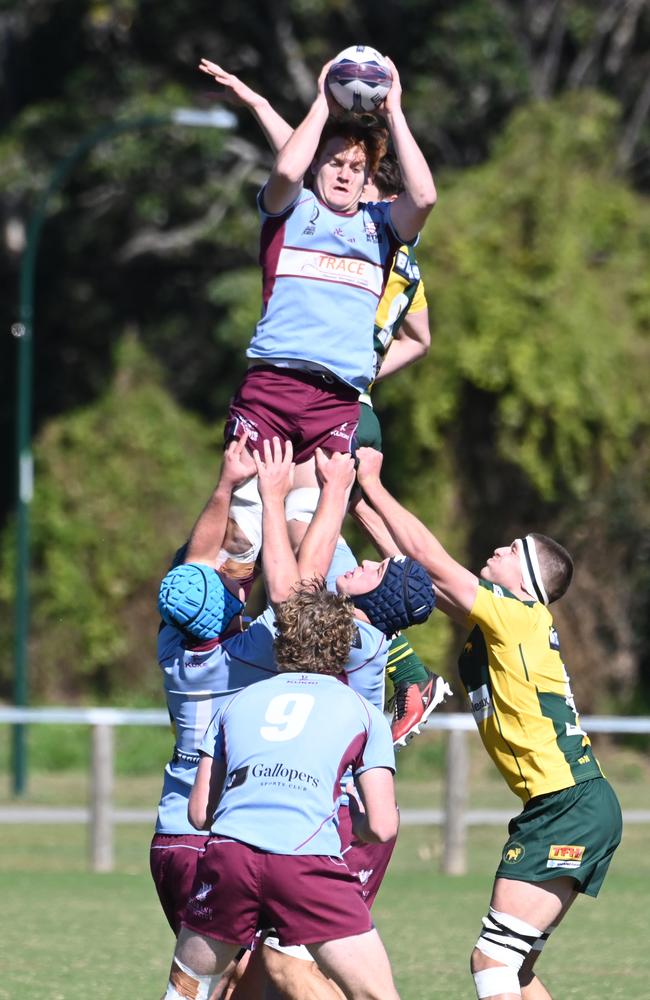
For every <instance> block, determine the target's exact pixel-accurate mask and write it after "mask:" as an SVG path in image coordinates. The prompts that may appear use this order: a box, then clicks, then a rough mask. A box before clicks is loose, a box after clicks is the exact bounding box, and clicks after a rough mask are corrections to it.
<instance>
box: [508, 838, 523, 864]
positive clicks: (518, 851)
mask: <svg viewBox="0 0 650 1000" xmlns="http://www.w3.org/2000/svg"><path fill="white" fill-rule="evenodd" d="M525 853H526V848H525V847H524V845H523V844H520V843H519V842H518V841H516V840H513V841H512V843H510V844H506V846H505V847H504V848H503V861H504V862H505V863H506V864H507V865H516V864H519V862H520V861H521V859H522V858H523V856H524V854H525Z"/></svg>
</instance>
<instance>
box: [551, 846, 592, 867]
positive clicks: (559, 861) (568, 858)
mask: <svg viewBox="0 0 650 1000" xmlns="http://www.w3.org/2000/svg"><path fill="white" fill-rule="evenodd" d="M584 853H585V848H584V846H578V845H576V844H551V849H550V850H549V852H548V861H547V862H546V867H547V868H579V867H580V865H581V864H582V858H583V855H584Z"/></svg>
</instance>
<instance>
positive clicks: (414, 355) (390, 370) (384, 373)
mask: <svg viewBox="0 0 650 1000" xmlns="http://www.w3.org/2000/svg"><path fill="white" fill-rule="evenodd" d="M426 353H427V346H426V345H425V344H422V343H421V342H420V341H418V340H412V339H411V338H410V337H403V336H399V337H396V338H395V339H394V340H393V341H392V342H391V344H390V346H389V348H388V351H387V352H386V357H385V358H384V360H383V361H382V364H381V368H380V369H379V374H378V375H377V378H376V379H375V382H381V381H382V380H383V379H385V378H387V377H388V376H389V375H394V374H395V372H398V371H401V369H402V368H407V367H408V366H409V365H412V364H414V363H415V362H416V361H419V360H420V358H423V357H424V355H425V354H426Z"/></svg>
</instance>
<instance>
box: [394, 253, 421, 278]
mask: <svg viewBox="0 0 650 1000" xmlns="http://www.w3.org/2000/svg"><path fill="white" fill-rule="evenodd" d="M393 270H394V271H397V273H398V274H401V275H402V276H403V277H404V278H408V280H409V281H413V282H415V281H419V280H420V268H419V267H418V265H417V264H416V262H415V261H412V260H410V259H409V255H408V254H407V253H404V251H403V250H398V251H397V253H396V254H395V263H394V264H393Z"/></svg>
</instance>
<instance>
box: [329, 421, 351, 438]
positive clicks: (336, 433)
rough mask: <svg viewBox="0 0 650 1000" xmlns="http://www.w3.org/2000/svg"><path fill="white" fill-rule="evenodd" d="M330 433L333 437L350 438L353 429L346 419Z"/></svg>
mask: <svg viewBox="0 0 650 1000" xmlns="http://www.w3.org/2000/svg"><path fill="white" fill-rule="evenodd" d="M330 434H331V436H332V437H335V438H345V439H346V440H348V439H349V438H350V437H352V430H351V429H350V430H348V421H347V420H346V421H345V423H343V424H341V425H340V427H335V428H334V430H333V431H330Z"/></svg>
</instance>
